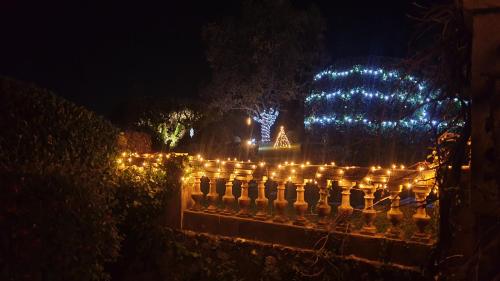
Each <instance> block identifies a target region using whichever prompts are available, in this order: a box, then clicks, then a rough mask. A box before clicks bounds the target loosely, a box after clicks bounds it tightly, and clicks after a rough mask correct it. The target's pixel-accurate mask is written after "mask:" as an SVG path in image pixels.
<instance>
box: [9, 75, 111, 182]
mask: <svg viewBox="0 0 500 281" xmlns="http://www.w3.org/2000/svg"><path fill="white" fill-rule="evenodd" d="M0 130H1V132H2V133H1V134H0V167H1V168H3V169H7V170H11V169H13V168H20V167H23V168H27V169H29V168H33V169H36V170H39V169H44V170H50V169H61V168H63V169H64V168H65V167H68V166H71V168H70V169H73V168H78V170H79V172H85V173H90V175H93V174H94V173H100V172H102V171H108V170H109V169H110V168H111V167H112V166H110V161H113V159H114V157H115V156H114V155H115V154H116V139H117V134H118V132H117V130H116V129H115V128H114V127H113V126H112V125H111V123H109V122H107V121H105V120H104V119H102V118H100V117H98V116H96V115H95V114H94V113H92V112H91V111H88V110H86V109H85V108H83V107H80V106H76V105H75V104H73V103H71V102H69V101H67V100H64V99H62V98H60V97H57V96H56V95H54V94H53V93H51V92H50V91H48V90H44V89H40V88H37V87H35V86H32V85H27V84H25V83H21V82H17V81H14V80H10V79H6V78H1V77H0Z"/></svg>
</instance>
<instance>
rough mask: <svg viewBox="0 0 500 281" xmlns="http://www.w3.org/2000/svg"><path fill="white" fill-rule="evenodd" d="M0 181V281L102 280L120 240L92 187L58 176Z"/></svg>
mask: <svg viewBox="0 0 500 281" xmlns="http://www.w3.org/2000/svg"><path fill="white" fill-rule="evenodd" d="M0 179H1V181H2V185H1V187H0V192H1V194H2V196H1V197H0V198H1V199H0V217H1V219H0V228H1V229H2V232H1V234H0V236H1V241H2V242H3V243H5V244H3V243H2V245H1V246H0V247H1V250H0V252H1V254H0V257H1V258H0V259H1V261H0V265H1V268H2V269H1V273H0V276H1V278H0V279H2V280H102V279H106V277H107V276H108V275H107V274H106V273H105V272H104V264H105V262H108V261H111V260H112V259H113V258H115V257H116V256H117V255H118V251H119V240H120V237H119V234H118V231H117V228H116V223H115V220H114V218H113V216H112V213H111V210H110V208H109V207H108V202H107V201H108V196H107V194H105V193H102V192H100V191H99V190H98V189H95V188H93V184H94V181H87V180H86V178H84V177H78V176H76V175H73V176H71V177H70V176H68V175H67V174H66V173H64V172H58V171H54V172H50V173H44V174H43V175H40V174H29V173H24V172H23V173H12V172H9V173H3V174H1V175H0Z"/></svg>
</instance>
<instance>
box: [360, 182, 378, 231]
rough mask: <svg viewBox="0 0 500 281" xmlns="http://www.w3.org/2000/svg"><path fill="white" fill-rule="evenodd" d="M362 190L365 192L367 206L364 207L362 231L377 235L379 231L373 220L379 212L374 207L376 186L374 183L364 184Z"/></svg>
mask: <svg viewBox="0 0 500 281" xmlns="http://www.w3.org/2000/svg"><path fill="white" fill-rule="evenodd" d="M361 190H363V192H364V193H365V196H364V199H365V208H364V209H363V219H364V224H363V227H362V228H361V231H360V233H362V234H366V235H375V233H377V228H376V227H375V225H373V221H374V220H375V217H376V216H377V212H376V211H375V209H374V208H373V199H375V196H374V194H375V191H376V187H375V185H372V184H363V185H362V186H361Z"/></svg>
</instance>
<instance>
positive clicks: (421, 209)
mask: <svg viewBox="0 0 500 281" xmlns="http://www.w3.org/2000/svg"><path fill="white" fill-rule="evenodd" d="M191 164H192V167H193V173H192V180H191V181H190V182H189V184H191V185H192V191H191V198H192V200H193V202H192V203H193V204H192V205H191V207H190V211H194V212H205V213H213V214H220V215H224V216H235V217H239V218H245V219H251V220H258V221H267V222H270V223H275V224H286V225H295V226H299V227H304V228H308V229H323V230H328V231H336V232H342V233H353V234H359V235H365V236H374V237H385V238H386V239H393V240H394V239H396V240H408V241H414V242H416V243H422V244H430V243H432V242H433V241H432V239H431V235H430V234H429V233H428V232H427V230H426V227H427V226H428V224H429V221H430V219H431V218H430V216H429V214H428V213H427V211H426V208H427V207H428V203H427V199H426V198H427V196H428V195H429V194H430V192H431V190H436V187H435V186H434V171H433V170H426V169H424V168H423V167H416V169H409V168H404V167H392V168H389V169H382V168H381V167H353V166H351V167H339V166H335V165H334V164H330V165H326V164H325V165H309V164H295V163H285V164H283V163H282V164H278V165H275V166H274V167H270V166H269V165H266V164H264V163H253V162H250V161H248V162H241V161H231V160H228V161H220V160H200V159H199V158H198V159H197V158H194V159H192V160H191ZM201 177H206V178H208V181H209V183H208V184H209V188H208V193H207V194H204V193H203V192H202V191H201V189H200V183H201ZM218 183H219V184H220V186H222V185H224V186H225V191H224V193H221V194H219V193H217V184H218ZM271 186H276V190H275V191H276V197H275V199H274V200H270V199H268V198H267V197H269V194H270V191H269V190H270V188H269V187H271ZM235 188H236V189H238V190H240V196H239V197H238V198H236V197H235V195H234V191H235ZM309 188H313V189H315V190H317V193H318V195H319V196H318V197H319V198H318V199H317V201H316V202H308V198H306V197H305V195H304V194H305V191H306V189H309ZM410 189H411V191H412V193H410V192H408V194H411V195H412V196H414V197H415V198H414V200H411V203H406V205H408V206H409V207H411V210H412V211H413V212H414V214H413V216H412V218H413V221H412V222H411V223H413V224H414V227H413V229H415V230H414V231H413V234H411V235H406V237H405V235H404V231H403V230H402V229H401V225H402V223H403V220H404V216H403V212H402V211H401V203H400V201H401V198H400V195H401V193H402V192H403V191H404V190H406V191H408V190H410ZM266 190H267V191H268V192H267V193H268V194H267V195H268V196H267V197H266ZM250 191H252V192H253V194H257V197H256V198H252V197H251V196H249V194H250ZM335 192H338V196H339V197H340V204H338V206H337V207H336V208H335V209H333V210H332V204H331V200H330V199H329V197H330V196H336V194H335ZM353 192H359V193H360V194H362V195H363V198H364V205H363V207H361V206H357V208H355V207H354V206H352V205H351V195H352V193H353ZM290 193H292V194H293V193H295V196H292V197H293V198H294V199H295V200H294V201H293V202H292V201H291V200H290V198H287V196H286V195H287V194H290ZM376 193H378V194H379V196H378V197H379V201H380V199H383V200H381V201H384V203H385V204H380V205H381V206H382V207H383V208H375V206H376V205H377V204H378V203H381V202H378V201H376V200H375V199H376V196H375V194H376ZM407 199H408V198H407ZM406 201H408V200H406ZM355 212H359V213H357V214H358V217H361V218H362V225H361V226H359V225H358V226H357V227H355V225H356V224H355V223H353V222H352V217H353V214H354V213H355ZM359 214H360V216H359ZM376 220H378V221H380V220H386V221H387V225H389V227H387V230H386V231H385V233H382V232H381V231H380V230H379V229H377V226H376V224H375V221H376Z"/></svg>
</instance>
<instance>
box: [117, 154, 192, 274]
mask: <svg viewBox="0 0 500 281" xmlns="http://www.w3.org/2000/svg"><path fill="white" fill-rule="evenodd" d="M186 161H187V159H186V157H184V156H175V157H174V156H172V157H170V158H169V159H168V160H166V161H164V162H163V161H161V162H160V163H155V164H154V166H153V165H148V166H146V167H142V166H133V165H131V166H126V167H125V166H123V167H122V168H121V169H119V171H118V174H117V175H118V176H117V187H116V188H117V189H116V202H117V204H115V206H114V213H115V216H117V217H119V218H120V223H119V225H118V228H119V230H120V233H121V234H122V235H123V237H124V240H123V243H122V247H121V254H120V258H119V259H118V262H117V263H116V264H115V265H113V266H111V267H112V270H111V271H112V272H113V278H114V279H116V280H123V279H124V278H125V277H124V276H123V275H124V274H126V275H129V274H141V273H145V272H155V273H159V272H161V270H160V267H163V266H165V265H164V264H161V262H160V257H161V256H162V255H163V254H164V253H165V251H166V245H167V243H168V241H167V240H168V239H169V238H170V237H169V236H166V233H167V232H168V228H167V227H166V226H165V222H164V218H165V215H166V213H165V212H166V211H167V210H168V206H167V204H168V203H169V200H168V199H169V198H170V196H171V195H172V192H173V191H174V190H179V189H180V184H181V182H180V179H181V177H182V175H183V174H184V171H183V170H184V166H185V165H186ZM162 280H163V279H162Z"/></svg>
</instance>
